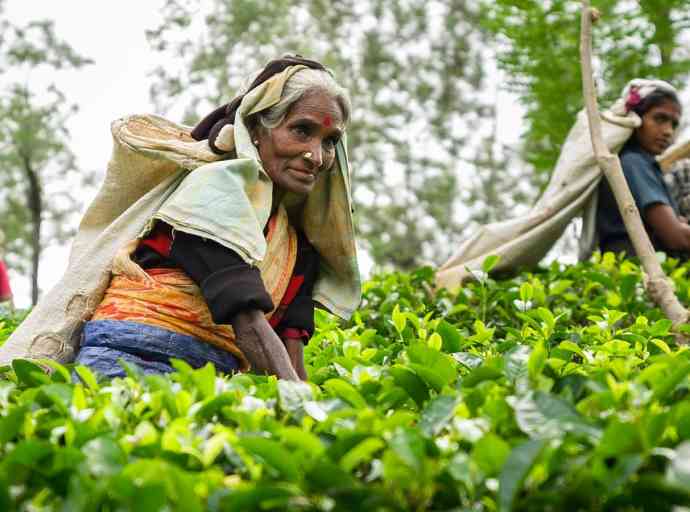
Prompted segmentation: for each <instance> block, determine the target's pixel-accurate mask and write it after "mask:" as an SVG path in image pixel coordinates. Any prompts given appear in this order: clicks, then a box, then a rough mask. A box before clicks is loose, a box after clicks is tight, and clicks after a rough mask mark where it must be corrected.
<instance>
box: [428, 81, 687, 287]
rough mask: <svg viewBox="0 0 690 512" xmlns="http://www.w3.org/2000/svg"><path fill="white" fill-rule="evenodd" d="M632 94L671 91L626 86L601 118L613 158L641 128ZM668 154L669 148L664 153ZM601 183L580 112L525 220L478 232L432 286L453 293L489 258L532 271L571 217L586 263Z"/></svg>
mask: <svg viewBox="0 0 690 512" xmlns="http://www.w3.org/2000/svg"><path fill="white" fill-rule="evenodd" d="M633 88H634V89H636V90H637V92H638V94H639V95H640V96H641V97H645V96H646V95H647V94H649V93H651V92H652V91H654V90H655V89H657V88H668V89H671V90H673V91H675V89H673V87H672V86H671V85H669V84H668V83H666V82H663V81H660V80H643V79H635V80H632V81H631V82H630V83H628V85H627V86H626V87H625V88H624V89H623V93H622V95H621V97H620V98H619V99H618V100H617V101H616V102H615V103H614V104H613V106H612V107H611V108H610V109H609V110H607V111H605V112H603V113H602V114H601V130H602V135H603V139H604V143H605V144H606V147H607V148H608V149H609V151H611V152H612V153H618V151H620V149H621V148H622V147H623V145H624V144H625V142H626V141H627V140H628V139H629V138H630V136H631V135H632V134H633V131H634V130H635V128H637V127H638V126H640V124H641V122H642V121H641V120H640V117H639V116H638V115H637V114H636V113H635V112H633V111H629V112H628V111H627V110H626V107H625V102H626V98H627V97H628V94H629V93H630V91H631V90H632V89H633ZM672 151H674V148H670V149H669V150H668V151H667V153H671V152H672ZM662 158H663V156H662ZM601 177H602V171H601V169H600V167H599V165H598V163H597V160H596V157H595V155H594V150H593V148H592V141H591V138H590V133H589V122H588V120H587V113H586V112H585V110H582V111H580V112H579V113H578V115H577V119H576V121H575V125H574V126H573V127H572V129H571V130H570V133H569V134H568V137H567V138H566V140H565V142H564V143H563V147H562V149H561V154H560V156H559V158H558V162H557V163H556V168H555V169H554V171H553V175H552V176H551V180H550V181H549V184H548V186H547V187H546V190H544V193H543V194H542V196H541V198H540V199H539V200H538V201H537V203H536V204H535V205H534V206H533V207H532V209H531V210H530V211H529V212H527V213H526V214H525V215H522V216H520V217H516V218H514V219H510V220H505V221H501V222H494V223H492V224H487V225H485V226H482V227H481V228H479V230H478V231H477V232H476V233H474V234H473V235H472V236H470V237H469V238H467V239H466V240H464V241H463V242H462V243H461V245H460V248H459V249H458V250H457V251H456V252H455V254H454V255H453V256H452V257H451V258H450V259H449V260H448V261H446V262H445V263H444V264H443V265H442V266H441V267H440V268H439V270H438V272H437V277H436V280H437V285H438V286H439V287H445V288H448V289H451V290H452V289H456V288H458V287H459V286H460V285H461V284H462V282H463V280H465V279H467V278H469V277H471V272H472V271H475V270H479V269H480V268H481V264H482V262H483V261H484V260H485V259H486V258H487V257H488V256H490V255H492V254H495V255H498V256H500V261H499V263H498V264H497V265H496V266H495V267H494V271H501V270H513V269H516V268H519V267H532V266H535V265H537V264H538V263H539V261H540V260H541V259H542V258H543V257H544V256H545V255H546V253H547V252H548V251H549V249H551V247H553V245H554V244H555V243H556V241H557V240H558V239H559V238H560V236H561V235H562V234H563V231H564V230H565V228H566V227H567V226H568V224H569V223H570V221H571V220H572V219H573V218H575V217H576V216H582V220H583V228H582V237H581V239H580V258H581V259H585V258H588V257H589V256H590V255H591V253H592V251H593V250H594V249H595V248H596V245H597V240H596V238H595V221H596V218H595V217H596V208H597V187H598V185H599V180H600V179H601Z"/></svg>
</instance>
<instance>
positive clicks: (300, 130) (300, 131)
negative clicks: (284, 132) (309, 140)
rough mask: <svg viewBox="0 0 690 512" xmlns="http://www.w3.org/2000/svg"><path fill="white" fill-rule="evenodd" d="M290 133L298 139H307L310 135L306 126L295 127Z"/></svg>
mask: <svg viewBox="0 0 690 512" xmlns="http://www.w3.org/2000/svg"><path fill="white" fill-rule="evenodd" d="M292 131H293V132H294V133H295V134H296V135H297V136H299V137H308V136H309V134H310V130H309V127H308V126H302V125H297V126H295V127H293V128H292Z"/></svg>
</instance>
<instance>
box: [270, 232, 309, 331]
mask: <svg viewBox="0 0 690 512" xmlns="http://www.w3.org/2000/svg"><path fill="white" fill-rule="evenodd" d="M318 273H319V254H318V253H317V252H316V249H314V247H313V246H312V245H311V244H310V243H309V241H308V240H307V239H306V237H304V236H303V235H302V234H300V239H299V252H298V255H297V262H296V264H295V270H294V272H293V278H292V280H293V281H294V280H295V279H298V280H301V285H300V286H299V290H298V291H297V294H296V295H295V297H294V298H293V299H292V301H291V302H290V303H289V304H288V305H287V308H286V309H285V313H284V315H283V317H282V318H281V319H280V322H279V323H278V325H277V326H276V332H277V333H278V334H279V335H280V336H281V337H300V338H302V339H303V341H305V342H306V341H309V338H311V336H312V335H313V334H314V300H313V299H312V296H313V292H314V284H316V278H317V277H318ZM297 332H302V333H303V335H302V336H295V334H296V333H297ZM286 333H287V334H286ZM288 334H289V335H288Z"/></svg>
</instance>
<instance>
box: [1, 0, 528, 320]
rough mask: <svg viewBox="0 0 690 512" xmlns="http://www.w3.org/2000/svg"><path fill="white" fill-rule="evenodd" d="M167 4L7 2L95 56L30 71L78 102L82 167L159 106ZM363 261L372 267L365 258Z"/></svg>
mask: <svg viewBox="0 0 690 512" xmlns="http://www.w3.org/2000/svg"><path fill="white" fill-rule="evenodd" d="M163 3H164V0H145V1H142V0H139V1H134V0H119V1H117V2H104V1H86V0H71V1H62V2H49V1H45V0H43V1H31V2H28V1H26V0H6V4H5V5H6V15H7V17H8V18H9V20H10V21H11V22H12V23H13V24H15V25H21V24H24V23H26V22H28V21H31V20H38V19H41V20H42V19H50V20H53V21H54V23H55V32H56V34H57V36H58V37H59V38H61V39H64V40H66V41H67V42H68V43H69V44H70V45H71V46H72V47H73V48H74V49H75V50H76V51H77V52H78V53H80V54H81V55H83V56H85V57H88V58H90V59H91V60H93V61H94V64H92V65H89V66H86V67H85V68H82V69H81V70H79V71H70V72H59V73H51V74H49V75H48V74H46V75H41V74H39V73H35V74H32V76H31V80H32V81H34V82H35V83H45V84H46V85H47V84H49V83H50V82H52V81H54V82H56V84H57V85H58V86H59V88H60V89H61V90H62V91H63V92H64V93H65V94H66V96H67V98H68V100H70V101H72V102H74V103H76V104H77V105H78V106H79V112H78V113H77V114H76V115H75V116H74V117H73V118H72V119H71V120H70V122H69V123H68V129H69V131H70V133H71V141H72V144H71V146H72V149H73V151H74V153H75V154H76V155H77V159H78V165H79V166H80V168H82V169H88V170H96V171H97V172H99V173H100V174H101V175H102V174H103V172H104V170H105V166H106V164H107V161H108V157H109V155H110V150H111V138H110V122H111V121H113V120H115V119H117V118H119V117H123V116H125V115H129V114H135V113H146V112H153V111H154V107H153V105H152V103H151V101H150V99H149V86H150V84H151V82H152V80H153V79H152V76H151V72H152V71H153V69H154V68H155V67H156V66H158V65H159V64H161V56H160V54H157V53H154V52H153V51H152V50H151V49H150V48H149V45H148V42H147V41H146V37H145V31H146V30H147V29H151V28H154V27H155V26H156V25H157V24H158V23H159V22H160V19H161V16H160V14H159V12H160V7H161V5H162V4H163ZM38 6H40V8H39V7H38ZM162 64H165V62H162ZM500 78H501V77H500V74H498V73H497V76H496V80H495V83H500V82H501V79H500ZM497 102H498V103H497V106H498V112H499V119H498V136H499V139H500V140H501V141H502V142H503V143H505V144H508V145H514V144H516V143H517V142H518V139H519V135H520V133H521V132H522V110H521V109H520V107H519V106H518V104H517V100H516V98H515V97H514V96H513V95H511V94H509V93H507V92H505V91H499V94H498V96H497ZM177 121H179V120H177ZM95 192H96V189H95V188H94V189H93V190H84V191H83V195H82V199H83V209H85V208H86V207H87V206H88V203H89V202H90V200H91V199H92V198H93V196H94V195H95ZM68 252H69V246H68V245H66V246H53V247H49V248H47V249H46V250H45V251H44V254H43V257H42V259H41V269H40V273H39V284H40V286H41V289H42V290H43V291H47V290H48V289H50V288H51V287H52V286H53V285H54V284H55V283H56V282H57V280H58V279H59V278H60V276H61V275H62V272H63V271H64V269H65V267H66V264H67V256H68ZM364 260H365V265H368V266H369V267H370V262H368V263H367V258H366V257H365V258H364ZM364 270H365V271H366V270H367V269H366V268H365V269H364ZM10 278H11V281H12V287H13V290H14V294H15V303H16V306H17V307H26V306H28V305H29V296H30V284H29V280H28V279H27V278H25V277H22V276H19V275H17V274H15V273H11V274H10Z"/></svg>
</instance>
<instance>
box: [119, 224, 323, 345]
mask: <svg viewBox="0 0 690 512" xmlns="http://www.w3.org/2000/svg"><path fill="white" fill-rule="evenodd" d="M133 259H134V261H135V262H137V263H138V264H139V265H140V266H141V267H142V268H144V269H147V268H181V269H182V270H183V271H184V272H185V273H186V274H187V275H188V276H189V277H190V278H191V279H192V281H194V282H195V283H196V284H197V285H198V286H199V287H200V288H201V293H202V295H203V296H204V299H205V300H206V303H207V304H208V308H209V310H210V312H211V317H212V318H213V321H214V322H215V323H216V324H230V323H231V320H232V319H233V318H234V316H235V315H236V314H237V313H239V312H241V311H246V310H249V309H259V310H261V311H263V312H265V313H268V312H269V311H272V310H273V307H274V304H273V301H272V300H271V296H270V295H269V294H268V292H267V291H266V288H265V286H264V283H263V280H262V279H261V274H260V272H259V269H258V268H257V267H254V266H251V265H249V264H248V263H246V262H245V261H244V260H243V259H242V258H241V257H240V256H239V255H238V254H237V253H235V252H234V251H233V250H231V249H228V248H227V247H224V246H222V245H220V244H219V243H217V242H214V241H213V240H207V239H203V238H201V237H198V236H195V235H191V234H189V233H184V232H182V231H175V232H174V234H173V233H172V230H171V228H170V226H168V225H167V224H165V223H162V222H158V223H157V224H156V226H155V228H154V229H153V231H152V232H151V233H150V234H149V236H148V237H147V238H146V239H144V241H143V242H142V243H141V244H140V245H139V247H138V248H137V250H136V251H135V252H134V255H133ZM318 265H319V259H318V253H317V252H316V250H315V249H314V247H313V246H312V245H311V244H310V243H309V241H308V240H307V238H306V236H304V235H303V234H302V233H299V236H298V242H297V261H296V263H295V269H294V270H293V274H292V279H291V281H290V284H289V285H288V290H287V291H286V294H285V295H286V296H288V295H290V297H289V299H290V300H289V304H283V303H281V304H279V305H278V308H277V310H276V312H275V313H274V315H273V317H272V318H271V325H272V326H273V328H274V329H275V331H276V332H277V333H278V334H279V335H282V333H284V332H289V333H290V336H289V337H294V333H295V332H296V331H298V332H301V333H303V334H304V336H303V339H304V341H308V339H309V337H311V335H312V334H313V333H314V301H313V300H312V293H313V288H314V284H315V282H316V278H317V274H318ZM283 301H284V302H285V298H284V299H283Z"/></svg>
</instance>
